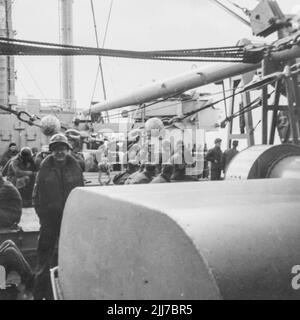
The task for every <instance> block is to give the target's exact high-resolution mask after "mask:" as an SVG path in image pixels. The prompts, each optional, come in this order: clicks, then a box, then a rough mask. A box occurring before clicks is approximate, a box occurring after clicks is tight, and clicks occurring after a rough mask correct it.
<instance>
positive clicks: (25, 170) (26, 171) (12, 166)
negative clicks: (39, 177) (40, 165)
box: [7, 155, 36, 185]
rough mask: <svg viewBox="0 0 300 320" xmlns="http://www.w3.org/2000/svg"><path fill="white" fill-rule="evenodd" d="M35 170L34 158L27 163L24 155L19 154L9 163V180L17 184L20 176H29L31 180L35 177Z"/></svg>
mask: <svg viewBox="0 0 300 320" xmlns="http://www.w3.org/2000/svg"><path fill="white" fill-rule="evenodd" d="M34 171H36V166H35V164H34V161H33V159H32V160H30V161H28V162H26V163H25V162H24V161H23V159H22V157H21V156H20V155H17V156H16V157H14V158H12V159H11V160H10V162H9V164H8V169H7V180H9V181H10V182H12V183H13V184H14V185H16V184H17V180H18V179H19V178H23V177H26V176H28V177H30V178H29V179H28V180H29V181H30V180H32V178H33V176H32V175H31V173H32V172H34Z"/></svg>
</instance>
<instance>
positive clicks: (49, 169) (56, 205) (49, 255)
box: [33, 134, 83, 300]
mask: <svg viewBox="0 0 300 320" xmlns="http://www.w3.org/2000/svg"><path fill="white" fill-rule="evenodd" d="M49 149H50V152H51V155H50V156H48V157H47V158H46V159H45V160H44V161H43V162H42V164H41V168H40V171H39V173H38V175H37V179H36V184H35V187H34V192H33V199H34V206H35V210H36V213H37V215H38V216H39V219H40V225H41V229H40V236H39V240H38V248H37V260H38V261H37V272H36V278H35V287H34V292H33V294H34V298H35V299H38V300H39V299H43V298H46V299H51V298H52V294H51V283H50V274H49V269H50V267H51V265H52V259H53V256H54V253H55V247H56V242H57V240H58V238H59V232H60V226H61V221H62V216H63V210H64V206H65V203H66V200H67V198H68V196H69V194H70V192H71V191H72V190H73V189H74V188H76V187H78V186H83V175H82V170H81V168H80V166H79V164H78V162H77V161H76V160H75V159H74V158H73V157H72V156H71V155H70V154H69V151H70V145H69V143H68V140H67V138H66V137H65V136H64V135H63V134H56V135H54V136H53V137H52V138H51V139H50V143H49Z"/></svg>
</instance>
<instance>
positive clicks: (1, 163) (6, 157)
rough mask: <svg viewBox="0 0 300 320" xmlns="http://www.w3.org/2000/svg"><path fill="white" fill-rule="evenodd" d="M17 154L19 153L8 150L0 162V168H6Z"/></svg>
mask: <svg viewBox="0 0 300 320" xmlns="http://www.w3.org/2000/svg"><path fill="white" fill-rule="evenodd" d="M17 153H18V151H11V150H7V151H6V152H5V153H4V154H3V156H2V158H1V160H0V167H4V166H5V165H6V164H7V162H8V161H9V160H10V159H11V158H13V157H14V156H16V155H17Z"/></svg>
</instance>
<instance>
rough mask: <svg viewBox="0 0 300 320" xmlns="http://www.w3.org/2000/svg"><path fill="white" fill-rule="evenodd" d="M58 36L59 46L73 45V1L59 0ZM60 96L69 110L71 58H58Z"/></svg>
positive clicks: (70, 105)
mask: <svg viewBox="0 0 300 320" xmlns="http://www.w3.org/2000/svg"><path fill="white" fill-rule="evenodd" d="M59 36H60V42H61V44H67V45H72V44H73V0H59ZM60 90H61V91H60V96H61V100H62V101H63V102H64V105H66V106H67V108H68V109H70V108H71V107H72V106H73V101H74V65H73V57H64V56H63V57H61V58H60Z"/></svg>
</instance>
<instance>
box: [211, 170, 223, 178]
mask: <svg viewBox="0 0 300 320" xmlns="http://www.w3.org/2000/svg"><path fill="white" fill-rule="evenodd" d="M221 171H222V170H211V171H210V180H221Z"/></svg>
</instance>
